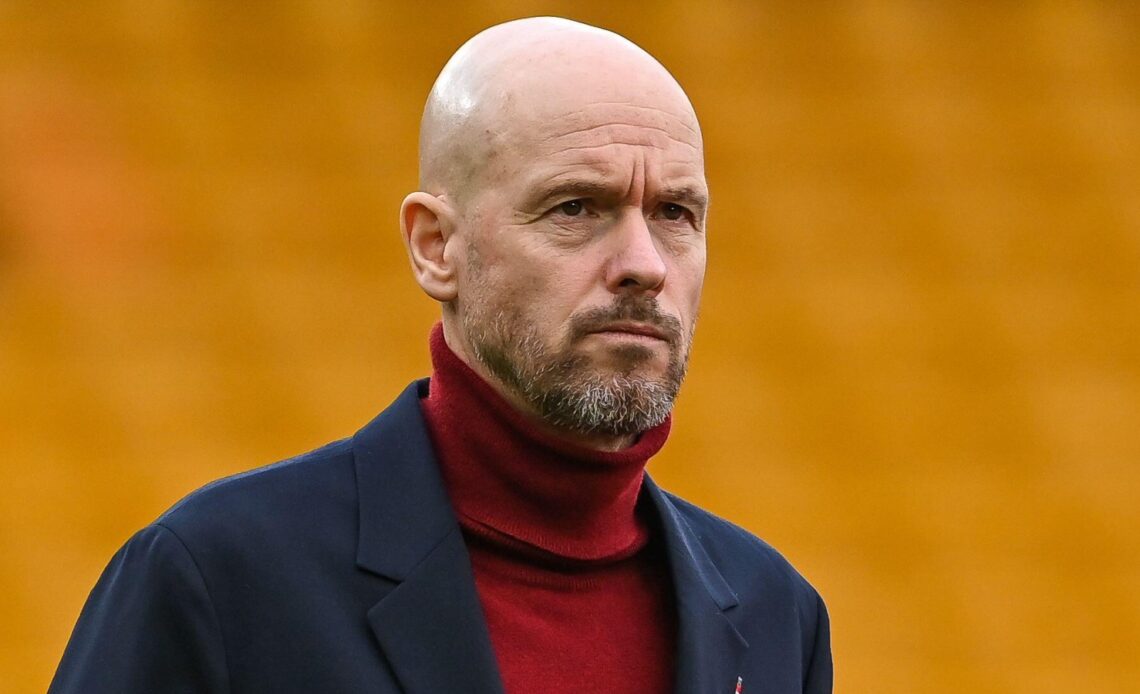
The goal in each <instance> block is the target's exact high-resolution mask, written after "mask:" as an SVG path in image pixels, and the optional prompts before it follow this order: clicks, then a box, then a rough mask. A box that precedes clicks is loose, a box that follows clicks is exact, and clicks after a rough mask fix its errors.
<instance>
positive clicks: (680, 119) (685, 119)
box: [556, 101, 701, 136]
mask: <svg viewBox="0 0 1140 694" xmlns="http://www.w3.org/2000/svg"><path fill="white" fill-rule="evenodd" d="M590 106H591V107H596V106H620V107H623V108H634V109H638V110H640V111H650V112H652V113H656V114H658V115H662V116H665V117H666V118H671V119H673V120H674V121H676V122H677V124H678V125H680V126H682V127H683V128H685V129H686V130H688V131H689V132H691V133H693V134H694V135H698V136H699V135H700V134H701V133H700V128H698V127H696V126H694V125H693V124H691V123H689V120H690V119H691V120H693V121H694V122H695V121H696V116H695V115H694V114H692V113H687V114H685V116H680V115H678V114H676V113H670V112H669V111H667V110H665V109H662V108H659V107H657V106H647V105H645V104H635V103H633V102H632V101H595V102H593V103H591V104H590ZM574 115H577V114H566V115H565V116H562V117H561V118H567V117H572V116H574ZM556 120H557V119H556Z"/></svg>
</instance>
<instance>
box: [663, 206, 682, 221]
mask: <svg viewBox="0 0 1140 694" xmlns="http://www.w3.org/2000/svg"><path fill="white" fill-rule="evenodd" d="M661 216H662V217H664V218H665V219H668V220H670V221H676V220H678V219H680V218H682V217H684V216H685V208H684V207H681V206H680V205H678V204H676V203H672V202H667V203H665V204H664V205H662V206H661Z"/></svg>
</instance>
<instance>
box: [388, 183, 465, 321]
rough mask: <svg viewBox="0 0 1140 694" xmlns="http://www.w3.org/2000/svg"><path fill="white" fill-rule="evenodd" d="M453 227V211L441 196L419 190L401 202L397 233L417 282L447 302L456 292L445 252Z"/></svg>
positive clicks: (435, 296) (432, 294)
mask: <svg viewBox="0 0 1140 694" xmlns="http://www.w3.org/2000/svg"><path fill="white" fill-rule="evenodd" d="M453 228H454V212H453V210H452V209H451V206H450V205H448V204H447V203H446V202H445V201H444V200H443V199H442V198H440V197H436V196H434V195H431V194H430V193H424V192H422V191H418V192H415V193H411V194H410V195H408V197H406V198H404V203H403V204H402V205H401V206H400V233H401V235H402V236H403V238H404V246H405V248H407V250H408V258H409V259H410V260H411V262H412V273H413V274H414V275H415V278H416V282H418V283H419V285H420V287H421V288H422V289H423V290H424V292H426V293H427V295H428V296H430V297H431V298H433V299H435V300H436V301H439V302H441V303H446V302H449V301H452V300H454V299H455V296H456V293H457V286H456V276H455V266H454V264H453V262H452V259H451V257H450V256H449V255H448V254H447V253H446V252H445V251H446V248H447V244H448V241H449V240H450V239H451V233H452V231H453Z"/></svg>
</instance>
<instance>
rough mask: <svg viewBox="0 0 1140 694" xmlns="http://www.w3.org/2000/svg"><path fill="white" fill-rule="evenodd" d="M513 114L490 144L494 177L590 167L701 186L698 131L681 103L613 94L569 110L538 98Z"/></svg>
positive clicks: (609, 174)
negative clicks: (676, 105) (674, 104)
mask: <svg viewBox="0 0 1140 694" xmlns="http://www.w3.org/2000/svg"><path fill="white" fill-rule="evenodd" d="M685 106H686V107H687V102H686V104H685ZM513 116H514V117H512V118H510V119H508V120H507V121H505V125H507V126H508V127H505V128H504V129H503V130H502V131H501V133H499V137H498V138H496V139H497V140H498V142H497V145H496V146H494V147H492V150H491V151H492V152H493V156H494V158H495V159H498V160H499V161H498V162H497V164H498V165H497V166H495V167H493V170H495V171H496V173H498V174H499V176H498V177H497V178H499V179H500V182H501V181H502V178H504V177H506V178H512V179H515V180H517V181H519V182H528V181H534V180H536V179H537V180H545V179H548V178H550V177H551V176H555V175H558V174H560V173H561V174H571V173H573V172H575V171H579V172H580V171H584V170H588V171H590V172H591V173H593V174H594V175H595V176H600V177H603V178H607V179H608V178H614V179H619V180H622V181H626V180H628V179H630V178H631V177H640V178H642V179H644V182H645V183H646V184H647V185H653V184H654V182H661V181H663V180H665V179H687V182H688V183H689V184H690V185H697V186H703V185H704V154H703V147H702V141H701V134H700V130H699V128H698V127H697V123H696V119H695V117H693V116H692V112H691V111H690V110H687V108H686V109H676V108H669V107H667V106H664V107H663V106H662V105H661V104H653V103H645V102H644V101H640V102H639V101H629V100H617V99H605V100H598V101H593V102H589V103H580V104H577V105H575V106H574V107H573V108H558V107H557V104H551V103H549V102H537V103H534V104H532V105H529V108H519V109H516V111H515V113H514V114H513Z"/></svg>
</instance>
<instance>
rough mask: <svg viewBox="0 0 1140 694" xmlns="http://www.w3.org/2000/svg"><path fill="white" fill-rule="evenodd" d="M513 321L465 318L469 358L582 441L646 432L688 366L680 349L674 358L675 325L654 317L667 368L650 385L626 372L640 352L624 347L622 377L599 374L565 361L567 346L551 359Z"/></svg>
mask: <svg viewBox="0 0 1140 694" xmlns="http://www.w3.org/2000/svg"><path fill="white" fill-rule="evenodd" d="M654 310H655V309H653V308H646V307H645V306H644V305H642V306H634V307H632V308H631V307H629V306H625V307H618V308H617V309H616V310H615V311H610V312H609V313H620V314H622V315H623V316H627V315H628V314H631V313H640V314H645V313H646V312H649V313H652V312H653V311H654ZM518 318H519V317H518V316H508V315H505V314H504V313H503V312H502V311H499V312H497V315H495V317H494V318H493V319H491V320H481V321H477V320H476V319H475V318H474V317H473V316H471V314H470V313H466V314H465V315H464V319H463V322H464V324H465V325H464V329H465V331H466V332H467V335H468V337H469V339H470V341H471V345H472V348H473V351H474V353H475V358H476V359H478V360H479V362H480V363H481V364H483V366H485V367H486V368H487V370H488V371H489V372H491V374H493V375H494V376H496V377H497V378H498V379H499V380H500V381H502V382H503V383H504V384H505V385H506V386H507V387H508V388H510V389H511V390H513V391H515V392H516V393H517V394H519V395H520V396H522V398H523V400H524V401H525V402H526V403H527V404H529V405H530V406H531V407H532V408H533V409H534V410H535V411H536V412H537V413H538V414H539V416H541V417H542V418H543V419H544V420H545V421H546V422H547V423H549V424H551V425H552V426H554V427H557V428H561V429H568V430H573V431H578V432H582V433H587V434H601V435H606V436H625V435H630V434H637V433H640V432H643V431H645V430H647V429H651V428H653V427H655V426H657V425H658V424H661V423H662V422H664V421H665V419H666V417H668V416H669V412H670V411H671V410H672V408H673V401H674V400H675V399H676V397H677V392H678V391H679V390H680V387H681V381H682V380H683V379H684V376H685V367H686V363H687V361H688V351H687V349H685V350H684V353H681V351H682V349H683V348H682V346H681V344H680V342H681V334H680V332H681V331H680V327H679V325H676V319H673V318H670V317H665V318H659V322H662V323H665V324H666V325H667V326H668V327H669V331H670V334H671V335H672V338H673V339H671V341H670V348H671V349H670V357H669V364H668V367H667V368H666V371H665V374H664V375H663V376H662V378H660V379H649V378H645V377H642V376H638V375H635V374H634V373H633V371H634V370H635V367H636V364H637V363H638V362H639V361H642V360H645V359H648V358H649V357H650V356H651V352H650V351H649V350H647V349H645V348H644V347H640V346H636V345H634V346H629V347H626V348H624V350H623V352H624V355H622V356H624V357H625V358H626V359H627V361H628V362H629V363H630V366H629V368H628V369H627V371H626V372H620V371H619V372H616V373H609V374H606V373H599V372H598V371H597V370H596V369H594V368H592V367H591V365H590V361H589V359H587V358H586V357H583V356H579V355H573V354H569V350H570V345H572V343H573V339H571V340H570V345H568V346H567V347H566V348H565V349H564V350H560V351H561V352H562V354H558V353H551V351H550V350H548V349H547V348H546V346H545V345H544V344H543V343H542V341H541V339H540V338H539V337H538V335H537V334H536V333H535V332H534V330H533V328H531V326H529V325H526V326H525V327H523V325H521V324H520V323H521V321H520V320H518ZM573 336H574V331H571V338H573Z"/></svg>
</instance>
